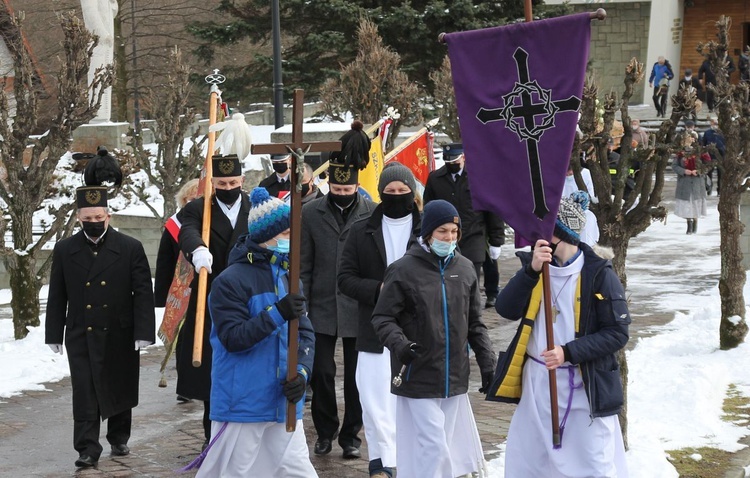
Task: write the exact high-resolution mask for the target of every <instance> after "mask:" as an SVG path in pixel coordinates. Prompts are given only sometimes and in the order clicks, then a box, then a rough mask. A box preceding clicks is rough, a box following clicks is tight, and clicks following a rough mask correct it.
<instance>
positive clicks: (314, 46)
mask: <svg viewBox="0 0 750 478" xmlns="http://www.w3.org/2000/svg"><path fill="white" fill-rule="evenodd" d="M533 3H534V5H535V6H536V7H535V14H536V15H537V16H538V17H546V16H556V15H559V14H561V13H562V12H567V11H569V10H570V9H569V7H567V6H566V5H563V6H553V7H549V8H547V7H543V6H540V4H541V3H542V1H541V0H534V1H533ZM218 9H219V11H220V12H222V13H223V14H224V15H226V19H227V21H224V22H194V23H192V24H190V25H189V27H188V28H189V31H190V32H192V33H193V34H194V35H195V36H196V37H197V38H199V39H200V40H201V41H202V42H203V43H202V45H201V46H200V47H199V48H197V49H196V50H195V53H196V54H197V55H198V56H199V57H200V58H201V59H202V60H203V61H205V62H206V65H210V66H211V67H217V68H221V69H222V71H223V72H225V73H226V74H227V77H228V78H229V80H228V81H227V83H226V84H225V88H227V90H228V91H232V92H233V93H235V94H237V95H239V96H240V97H241V98H242V99H243V100H246V101H270V100H271V99H272V97H273V91H272V86H273V85H272V80H271V79H272V69H273V60H272V58H271V56H270V51H269V52H268V53H265V52H263V47H266V45H268V44H269V43H270V41H271V7H270V2H268V1H267V0H263V1H260V0H245V1H244V2H243V3H238V2H234V1H232V0H222V1H221V4H220V6H219V7H218ZM360 18H366V19H369V20H371V21H372V22H374V23H375V24H376V26H377V27H378V30H379V31H380V34H381V36H382V37H383V41H384V43H385V45H386V46H388V47H390V48H391V49H393V50H394V51H395V52H396V53H398V54H399V55H400V57H401V64H402V69H403V71H405V72H407V74H408V75H409V77H410V79H411V80H413V81H416V82H417V83H419V84H421V85H423V86H425V87H427V88H428V89H431V81H430V77H429V75H430V72H432V71H433V70H437V69H439V68H440V66H441V64H442V62H443V57H444V56H445V54H446V48H445V45H443V44H441V43H439V42H438V41H437V37H438V34H440V33H442V32H456V31H463V30H472V29H477V28H485V27H490V26H497V25H502V24H504V23H507V22H509V21H516V20H518V19H522V18H523V2H520V1H517V0H499V1H476V0H474V1H472V0H455V1H451V2H447V1H443V0H411V1H404V0H397V1H392V0H382V1H373V0H359V1H356V0H336V1H330V2H328V1H326V2H310V1H306V0H287V1H284V2H281V5H280V22H281V33H282V44H283V50H282V60H283V81H284V87H285V89H286V90H287V94H289V93H290V92H291V91H292V90H293V89H294V88H304V89H305V91H306V97H307V98H312V99H314V98H317V97H318V95H319V91H320V86H321V85H322V84H323V82H324V81H325V80H326V79H328V78H334V77H336V76H337V75H338V72H339V71H340V65H346V64H349V63H351V62H352V61H353V60H354V59H355V57H356V55H357V51H358V45H357V41H356V40H357V27H358V24H359V19H360ZM246 40H249V41H251V42H252V43H254V44H256V45H258V46H259V48H258V49H257V50H256V51H254V52H253V53H252V54H251V56H250V58H248V61H247V64H246V65H245V66H243V67H240V68H231V67H226V66H225V65H214V64H212V62H213V60H214V57H215V55H216V53H217V48H220V47H227V46H232V45H237V44H239V43H240V42H243V41H246ZM265 49H268V48H265Z"/></svg>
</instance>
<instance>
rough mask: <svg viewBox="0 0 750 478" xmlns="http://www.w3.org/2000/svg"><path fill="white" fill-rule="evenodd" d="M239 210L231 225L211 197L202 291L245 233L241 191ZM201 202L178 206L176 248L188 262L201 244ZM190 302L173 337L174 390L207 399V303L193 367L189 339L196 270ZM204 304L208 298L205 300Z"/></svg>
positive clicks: (245, 201)
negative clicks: (207, 263)
mask: <svg viewBox="0 0 750 478" xmlns="http://www.w3.org/2000/svg"><path fill="white" fill-rule="evenodd" d="M240 200H241V201H242V203H241V204H240V212H239V214H238V215H237V223H236V224H235V225H234V228H232V223H231V222H229V218H227V216H226V215H225V214H224V211H222V210H221V206H220V205H219V204H218V203H217V201H216V197H215V196H212V197H211V236H210V239H209V244H208V250H209V251H210V252H211V255H212V256H213V258H214V262H213V264H212V265H211V273H210V274H209V275H208V284H207V288H206V291H207V292H210V291H211V282H212V281H213V278H214V277H216V276H218V275H219V274H221V272H222V271H223V270H224V269H226V267H227V261H228V259H229V251H231V250H232V247H233V246H234V244H235V243H236V242H237V239H238V238H239V237H240V236H242V235H243V234H247V215H248V213H249V212H250V198H249V197H248V196H247V194H245V193H244V192H243V193H241V194H240ZM203 204H204V199H203V198H198V199H195V200H193V201H190V202H189V203H187V204H186V205H185V207H184V208H183V209H182V210H181V213H182V227H181V228H180V237H179V244H180V250H181V251H182V253H183V254H185V257H187V258H188V260H190V261H191V263H192V259H193V256H192V252H193V251H195V250H196V249H197V248H198V247H199V246H205V244H204V243H203V239H202V238H201V232H202V230H203ZM190 289H191V293H190V302H189V303H188V309H187V312H186V313H185V322H183V324H182V328H181V329H180V334H179V336H178V337H177V394H178V395H182V396H183V397H187V398H192V399H195V400H204V401H206V400H210V399H211V360H212V352H213V351H212V349H211V343H210V342H209V337H210V336H211V314H210V312H209V309H208V306H206V313H205V316H204V317H203V356H202V360H201V366H200V367H193V340H194V337H195V312H196V309H197V306H198V273H196V274H195V275H194V276H193V282H192V283H191V284H190ZM206 304H208V302H207V303H206Z"/></svg>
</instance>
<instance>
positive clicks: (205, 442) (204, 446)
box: [201, 438, 208, 452]
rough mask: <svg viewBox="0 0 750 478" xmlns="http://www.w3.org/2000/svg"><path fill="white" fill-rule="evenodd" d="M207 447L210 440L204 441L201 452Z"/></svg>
mask: <svg viewBox="0 0 750 478" xmlns="http://www.w3.org/2000/svg"><path fill="white" fill-rule="evenodd" d="M207 446H208V438H206V441H204V442H203V445H201V452H203V451H204V450H205V449H206V447H207Z"/></svg>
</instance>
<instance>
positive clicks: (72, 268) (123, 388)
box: [45, 227, 155, 420]
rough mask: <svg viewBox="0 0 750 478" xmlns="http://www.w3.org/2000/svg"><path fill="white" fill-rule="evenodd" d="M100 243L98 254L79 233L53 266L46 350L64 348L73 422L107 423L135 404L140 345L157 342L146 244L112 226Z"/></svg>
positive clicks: (59, 247)
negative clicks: (49, 346)
mask: <svg viewBox="0 0 750 478" xmlns="http://www.w3.org/2000/svg"><path fill="white" fill-rule="evenodd" d="M103 240H104V243H103V244H102V245H101V247H100V249H99V251H98V253H97V254H96V255H95V254H94V253H93V251H92V250H91V248H90V247H89V246H88V244H87V242H86V241H87V240H86V237H85V236H84V234H83V232H82V231H81V232H78V233H77V234H75V235H73V236H72V237H69V238H67V239H63V240H62V241H60V242H58V243H57V244H56V245H55V250H54V253H53V259H52V270H51V273H50V283H49V295H48V297H47V315H46V319H45V328H46V331H45V334H46V335H45V343H48V344H62V343H63V335H64V338H65V348H66V351H67V354H68V362H69V363H70V378H71V382H72V384H73V417H74V419H75V420H98V419H99V414H100V415H101V418H109V417H111V416H112V415H116V414H118V413H122V412H124V411H126V410H128V409H131V408H133V407H135V406H136V405H138V378H139V366H140V354H139V352H137V351H136V350H135V347H134V345H135V341H136V340H146V341H149V342H154V340H155V337H154V335H155V334H154V328H155V319H154V295H153V290H152V288H151V269H150V268H149V265H148V259H147V258H146V253H145V252H144V250H143V245H142V244H141V243H140V242H139V241H137V240H136V239H133V238H132V237H129V236H126V235H124V234H121V233H119V232H117V231H115V230H114V229H113V228H111V227H110V228H108V230H107V232H106V235H105V237H104V239H103ZM97 407H98V411H99V413H97Z"/></svg>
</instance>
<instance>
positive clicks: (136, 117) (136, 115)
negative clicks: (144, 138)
mask: <svg viewBox="0 0 750 478" xmlns="http://www.w3.org/2000/svg"><path fill="white" fill-rule="evenodd" d="M130 9H131V13H130V14H131V15H132V16H131V20H132V22H133V31H132V32H131V34H130V36H131V38H132V42H133V125H134V127H135V132H136V134H140V132H141V106H140V103H139V101H138V55H137V54H136V53H137V52H136V49H135V0H130Z"/></svg>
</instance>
